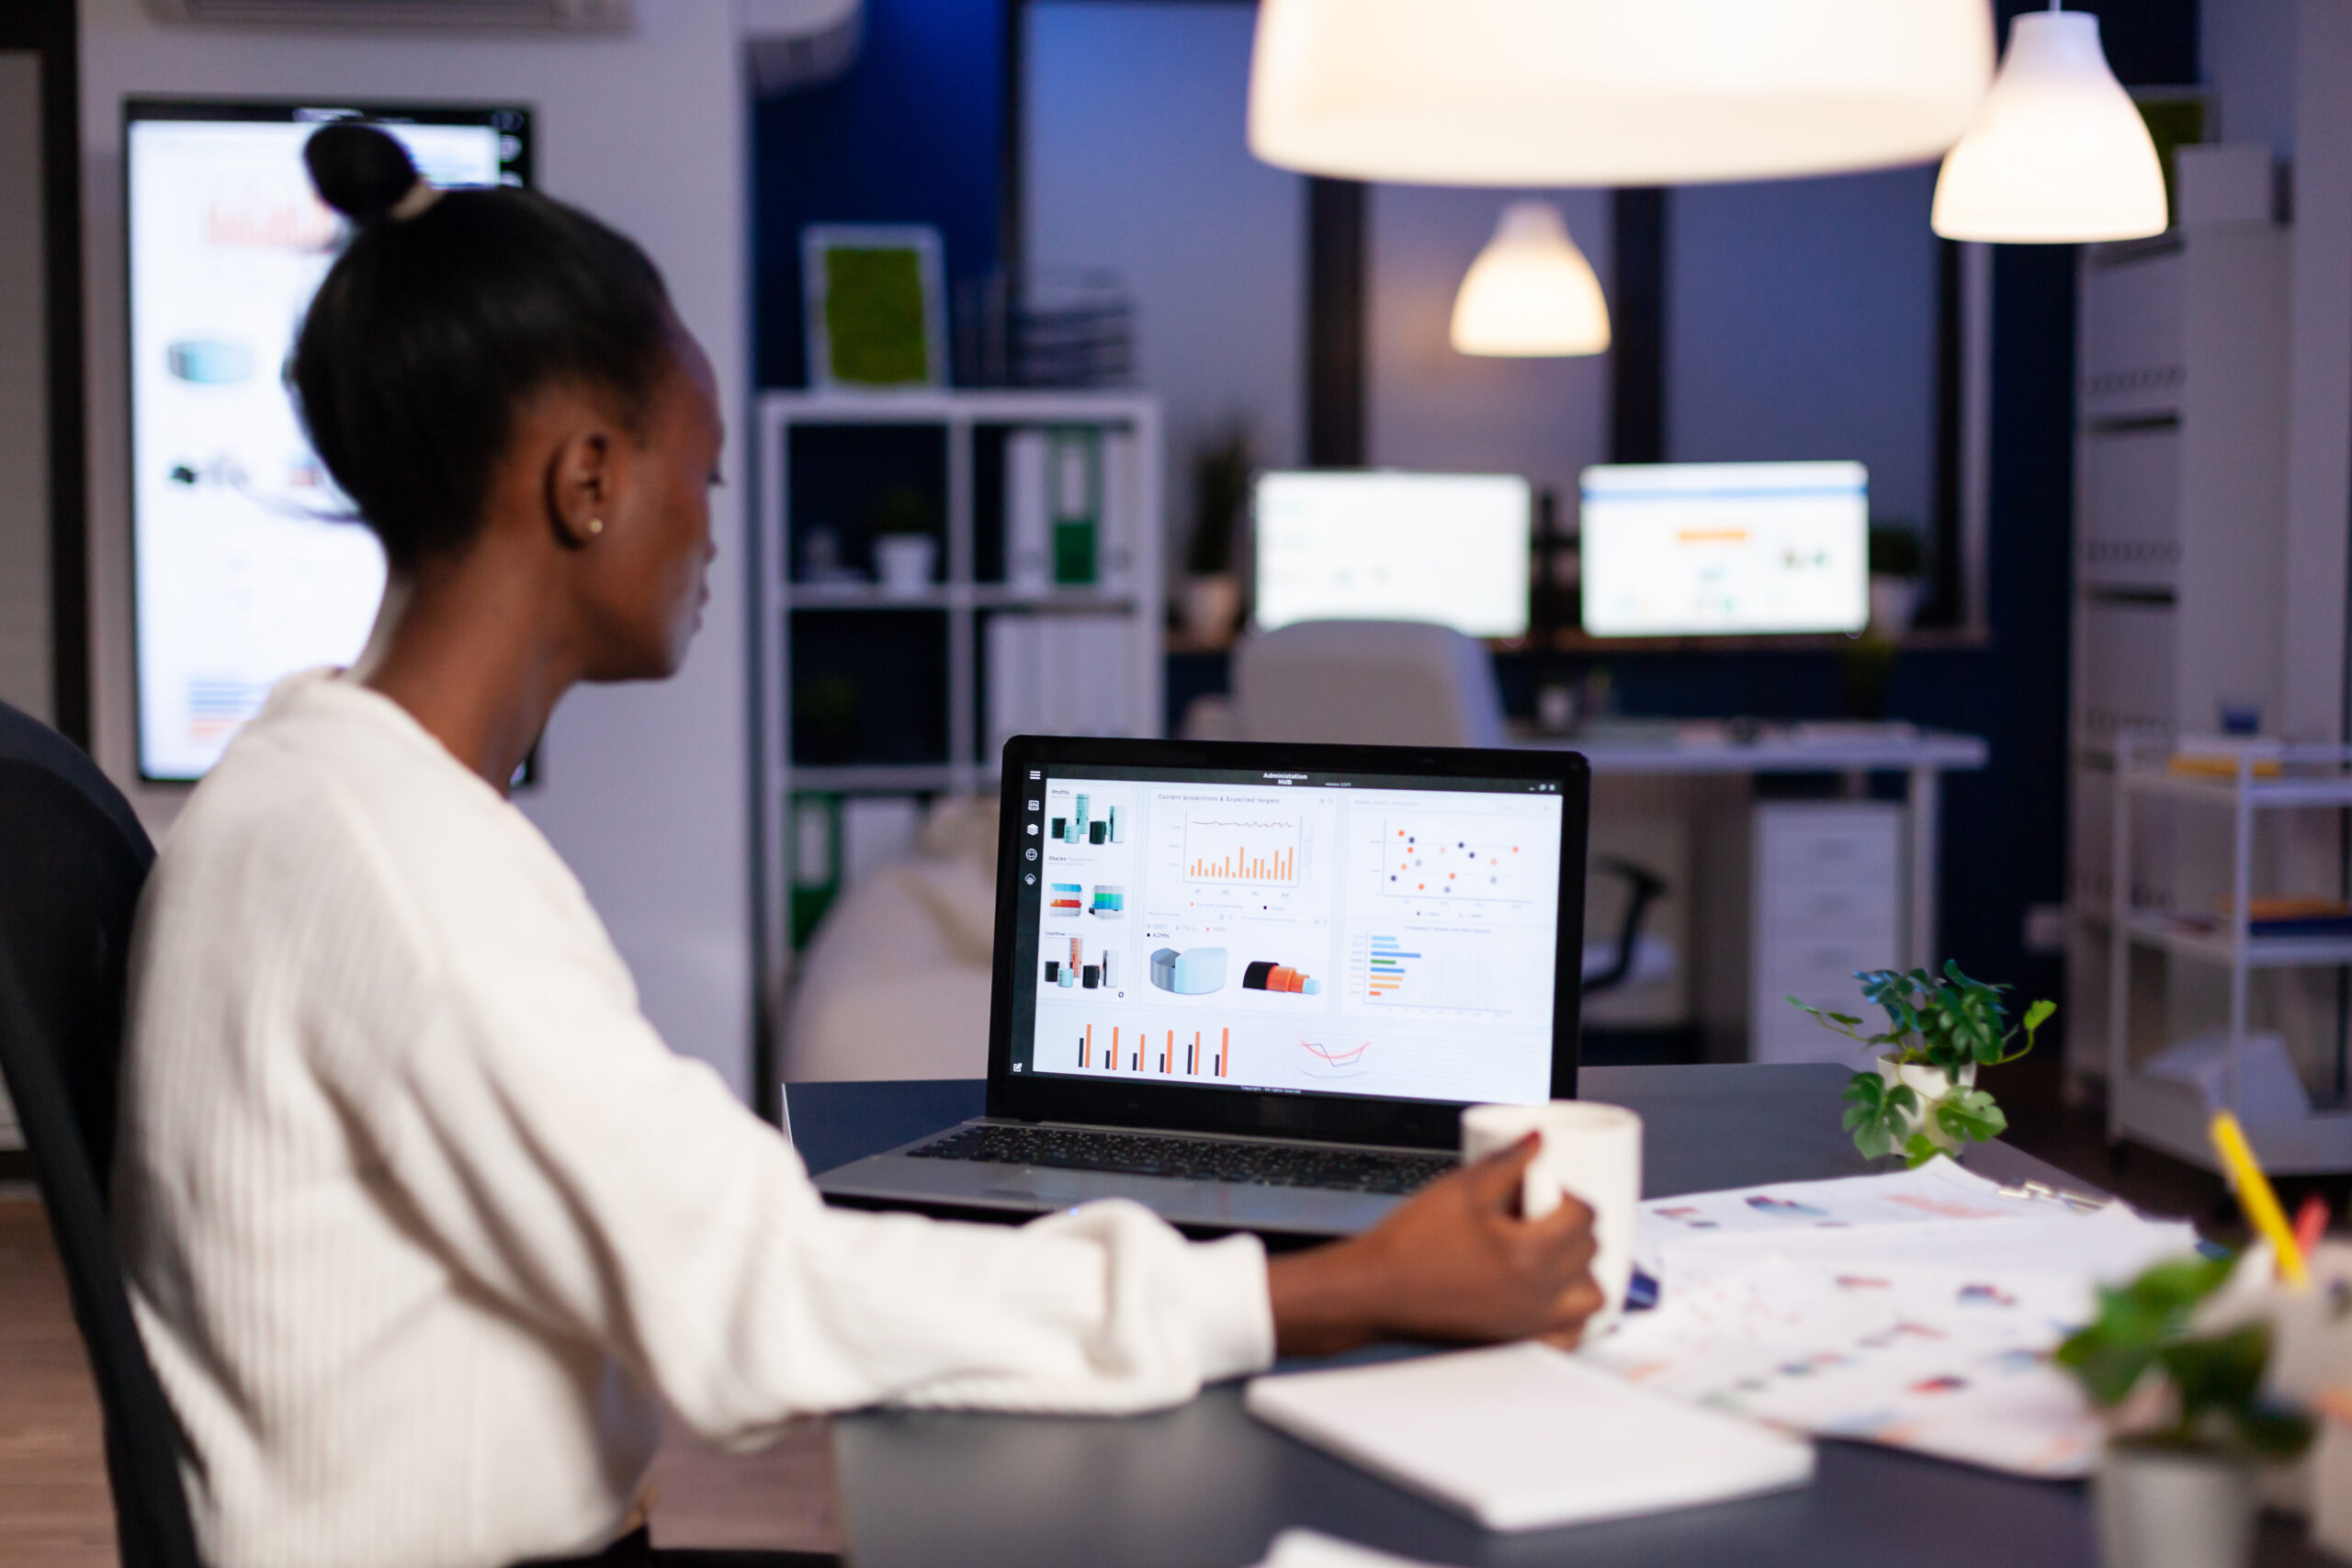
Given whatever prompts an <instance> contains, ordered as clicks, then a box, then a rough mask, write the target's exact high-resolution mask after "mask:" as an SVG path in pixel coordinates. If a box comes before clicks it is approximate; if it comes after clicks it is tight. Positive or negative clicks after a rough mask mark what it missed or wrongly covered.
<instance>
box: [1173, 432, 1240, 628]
mask: <svg viewBox="0 0 2352 1568" xmlns="http://www.w3.org/2000/svg"><path fill="white" fill-rule="evenodd" d="M1256 468H1257V459H1256V457H1254V455H1253V454H1252V452H1251V450H1250V426H1249V425H1248V424H1247V423H1245V422H1243V421H1242V420H1240V419H1238V418H1236V419H1232V420H1229V421H1227V423H1226V424H1225V426H1224V427H1223V428H1222V429H1220V430H1218V431H1216V433H1215V434H1211V435H1210V436H1208V437H1207V438H1206V439H1204V441H1202V442H1201V443H1200V445H1198V446H1195V447H1193V536H1192V539H1191V541H1190V542H1189V543H1188V544H1187V545H1186V546H1185V548H1184V572H1185V579H1184V599H1183V604H1182V615H1183V622H1184V630H1185V632H1186V634H1187V635H1188V636H1190V637H1192V639H1193V641H1194V642H1196V643H1199V644H1201V645H1202V646H1203V647H1206V648H1222V647H1224V646H1225V644H1226V643H1227V640H1229V639H1230V638H1231V637H1232V636H1233V628H1234V626H1235V625H1236V623H1238V621H1239V620H1240V618H1241V579H1240V577H1239V576H1238V574H1237V573H1236V571H1235V570H1234V559H1233V556H1234V542H1235V539H1236V538H1237V536H1238V535H1239V533H1240V528H1241V515H1242V513H1243V511H1244V510H1245V509H1246V508H1247V507H1248V506H1249V504H1250V475H1251V474H1252V473H1253V472H1254V471H1255V470H1256Z"/></svg>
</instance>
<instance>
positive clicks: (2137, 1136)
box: [2108, 1071, 2352, 1176]
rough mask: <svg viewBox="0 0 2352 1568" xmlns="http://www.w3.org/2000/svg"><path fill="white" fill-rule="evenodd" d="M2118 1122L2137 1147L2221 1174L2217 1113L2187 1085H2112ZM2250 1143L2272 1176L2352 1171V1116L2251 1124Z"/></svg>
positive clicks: (2134, 1077) (2153, 1081) (2134, 1079)
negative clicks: (2213, 1129) (2214, 1136)
mask: <svg viewBox="0 0 2352 1568" xmlns="http://www.w3.org/2000/svg"><path fill="white" fill-rule="evenodd" d="M2108 1093H2109V1096H2110V1097H2111V1098H2112V1100H2114V1104H2113V1107H2112V1109H2113V1111H2114V1112H2115V1116H2116V1121H2117V1122H2118V1123H2119V1124H2120V1126H2121V1127H2122V1128H2123V1129H2124V1130H2125V1131H2126V1132H2128V1133H2129V1134H2131V1137H2132V1138H2133V1139H2134V1140H2135V1141H2137V1142H2139V1143H2143V1144H2146V1145H2149V1146H2150V1147H2152V1148H2156V1149H2161V1150H2163V1151H2164V1152H2165V1153H2166V1154H2168V1155H2172V1156H2175V1157H2177V1158H2179V1159H2184V1160H2187V1161H2188V1163H2189V1164H2191V1165H2193V1166H2197V1167H2199V1168H2201V1169H2204V1170H2211V1171H2216V1172H2218V1171H2219V1170H2220V1164H2219V1162H2218V1161H2217V1160H2216V1158H2215V1156H2214V1154H2213V1145H2212V1141H2211V1134H2209V1133H2208V1131H2207V1127H2208V1125H2209V1123H2210V1122H2211V1120H2212V1113H2211V1111H2210V1110H2208V1109H2207V1107H2206V1104H2205V1097H2204V1096H2203V1095H2202V1094H2199V1092H2198V1091H2197V1090H2196V1089H2192V1088H2190V1087H2189V1086H2188V1085H2187V1084H2178V1083H2173V1082H2170V1081H2168V1080H2166V1079H2164V1078H2155V1077H2149V1076H2148V1075H2147V1074H2145V1073H2143V1072H2138V1071H2132V1072H2127V1073H2125V1074H2124V1075H2123V1076H2122V1077H2121V1078H2120V1080H2118V1081H2117V1082H2114V1083H2111V1084H2109V1086H2108ZM2245 1135H2246V1141H2247V1142H2248V1143H2250V1144H2252V1145H2254V1153H2255V1157H2256V1159H2258V1160H2260V1161H2261V1162H2262V1168H2263V1169H2265V1170H2267V1171H2268V1172H2269V1173H2270V1174H2271V1175H2273V1176H2311V1175H2319V1174H2323V1173H2327V1172H2333V1171H2340V1170H2343V1169H2345V1168H2347V1167H2352V1111H2312V1113H2311V1114H2310V1115H2309V1116H2301V1117H2297V1118H2296V1119H2295V1120H2293V1121H2290V1122H2246V1123H2245Z"/></svg>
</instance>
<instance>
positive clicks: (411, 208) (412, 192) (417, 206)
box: [384, 175, 441, 223]
mask: <svg viewBox="0 0 2352 1568" xmlns="http://www.w3.org/2000/svg"><path fill="white" fill-rule="evenodd" d="M440 199H441V191H440V189H439V187H438V186H435V185H434V183H433V182H432V181H431V180H428V179H426V178H425V177H424V175H417V176H416V183H415V184H414V185H413V186H409V187H408V194H407V195H406V196H403V197H401V198H400V199H399V200H398V201H396V202H394V203H392V205H391V209H390V211H388V212H386V213H385V214H384V216H386V217H387V218H390V220H392V221H393V222H395V223H405V222H407V221H408V220H410V219H412V218H414V217H415V216H417V214H419V213H421V212H423V211H424V209H426V208H428V207H431V206H432V205H433V204H434V203H435V202H436V201H438V200H440Z"/></svg>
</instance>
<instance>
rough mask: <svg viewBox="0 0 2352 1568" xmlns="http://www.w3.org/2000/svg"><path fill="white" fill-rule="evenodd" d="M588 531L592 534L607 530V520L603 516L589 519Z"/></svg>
mask: <svg viewBox="0 0 2352 1568" xmlns="http://www.w3.org/2000/svg"><path fill="white" fill-rule="evenodd" d="M588 531H589V532H590V533H591V534H601V533H603V532H604V531H605V520H604V519H603V518H601V517H591V518H590V519H588Z"/></svg>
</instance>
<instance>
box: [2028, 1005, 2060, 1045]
mask: <svg viewBox="0 0 2352 1568" xmlns="http://www.w3.org/2000/svg"><path fill="white" fill-rule="evenodd" d="M2057 1010H2058V1004H2057V1003H2056V1002H2053V1001H2052V1000H2050V999H2049V998H2043V999H2041V1001H2038V1002H2036V1003H2034V1004H2033V1005H2032V1006H2031V1007H2030V1008H2028V1009H2026V1010H2025V1032H2026V1034H2027V1036H2028V1037H2029V1038H2030V1037H2031V1035H2032V1033H2033V1032H2034V1031H2035V1030H2037V1029H2040V1028H2041V1026H2042V1025H2043V1024H2045V1023H2048V1022H2049V1021H2050V1019H2051V1015H2052V1014H2053V1013H2055V1012H2056V1011H2057Z"/></svg>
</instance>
